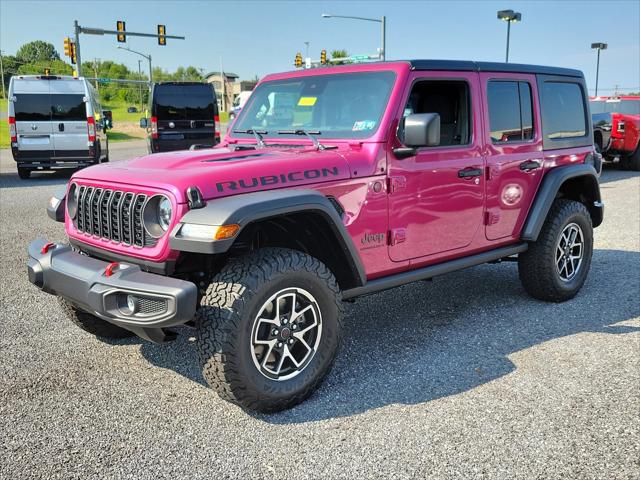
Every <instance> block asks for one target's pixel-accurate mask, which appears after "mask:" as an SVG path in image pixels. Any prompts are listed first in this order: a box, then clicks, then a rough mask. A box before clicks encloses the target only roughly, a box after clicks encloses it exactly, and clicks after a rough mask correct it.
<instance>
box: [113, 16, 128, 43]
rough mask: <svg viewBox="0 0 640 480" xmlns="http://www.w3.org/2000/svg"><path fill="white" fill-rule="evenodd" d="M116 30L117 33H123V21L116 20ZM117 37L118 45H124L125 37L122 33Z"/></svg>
mask: <svg viewBox="0 0 640 480" xmlns="http://www.w3.org/2000/svg"><path fill="white" fill-rule="evenodd" d="M116 30H117V31H119V32H125V25H124V21H123V20H118V21H117V22H116ZM117 37H118V41H119V42H120V43H125V42H126V41H127V36H126V35H125V34H124V33H119V34H118V35H117Z"/></svg>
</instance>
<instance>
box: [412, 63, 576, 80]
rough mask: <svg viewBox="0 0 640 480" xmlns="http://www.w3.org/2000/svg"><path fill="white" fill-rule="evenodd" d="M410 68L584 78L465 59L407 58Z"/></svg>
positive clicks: (535, 67)
mask: <svg viewBox="0 0 640 480" xmlns="http://www.w3.org/2000/svg"><path fill="white" fill-rule="evenodd" d="M409 63H410V64H411V68H412V70H455V71H466V72H469V71H471V72H505V73H539V74H542V75H561V76H565V77H579V78H584V74H583V73H582V72H581V71H580V70H574V69H572V68H561V67H546V66H542V65H527V64H521V63H501V62H472V61H467V60H409Z"/></svg>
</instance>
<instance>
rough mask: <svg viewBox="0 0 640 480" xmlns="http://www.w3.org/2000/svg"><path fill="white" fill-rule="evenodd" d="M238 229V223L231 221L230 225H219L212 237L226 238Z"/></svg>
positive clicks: (217, 238)
mask: <svg viewBox="0 0 640 480" xmlns="http://www.w3.org/2000/svg"><path fill="white" fill-rule="evenodd" d="M238 230H240V225H238V224H236V223H232V224H231V225H221V226H219V227H218V230H217V231H216V235H215V237H214V238H215V239H216V240H226V239H227V238H231V237H233V236H234V235H235V234H236V233H238Z"/></svg>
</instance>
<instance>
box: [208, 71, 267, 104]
mask: <svg viewBox="0 0 640 480" xmlns="http://www.w3.org/2000/svg"><path fill="white" fill-rule="evenodd" d="M205 79H206V81H207V82H208V83H211V84H213V88H214V90H215V91H216V97H218V108H219V109H220V111H222V112H229V111H231V109H232V108H233V102H234V100H235V99H236V98H237V97H238V95H240V92H247V91H248V92H250V91H252V90H253V89H254V88H255V86H256V83H257V81H254V80H251V81H245V80H242V81H240V77H239V76H238V75H236V74H235V73H233V72H227V71H225V72H224V93H225V95H224V99H223V96H222V91H223V89H222V81H223V76H222V75H220V72H219V71H218V72H210V73H207V75H205Z"/></svg>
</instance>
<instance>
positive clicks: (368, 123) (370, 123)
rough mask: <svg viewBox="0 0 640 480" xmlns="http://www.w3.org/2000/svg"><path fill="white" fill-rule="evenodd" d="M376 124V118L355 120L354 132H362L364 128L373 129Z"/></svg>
mask: <svg viewBox="0 0 640 480" xmlns="http://www.w3.org/2000/svg"><path fill="white" fill-rule="evenodd" d="M375 126H376V121H375V120H360V121H359V122H355V123H354V124H353V128H352V129H351V131H352V132H360V131H362V130H373V128H374V127H375Z"/></svg>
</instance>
